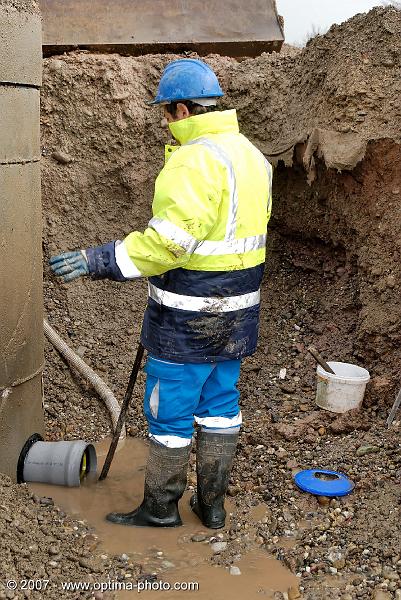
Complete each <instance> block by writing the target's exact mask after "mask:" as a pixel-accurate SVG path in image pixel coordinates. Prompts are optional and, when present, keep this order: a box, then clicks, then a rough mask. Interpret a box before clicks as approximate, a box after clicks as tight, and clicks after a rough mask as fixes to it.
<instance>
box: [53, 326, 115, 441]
mask: <svg viewBox="0 0 401 600" xmlns="http://www.w3.org/2000/svg"><path fill="white" fill-rule="evenodd" d="M43 329H44V332H45V336H46V337H47V339H48V340H49V342H50V343H51V344H52V345H53V346H54V347H55V348H56V350H57V351H58V352H59V353H60V354H61V356H63V358H65V360H66V361H67V363H68V364H69V366H70V367H72V368H74V369H76V370H77V371H78V372H79V373H80V374H81V375H82V377H84V379H86V380H87V381H88V382H89V383H90V384H91V386H92V387H93V389H94V390H96V392H97V393H98V395H99V396H100V398H101V399H102V400H103V402H104V403H105V405H106V407H107V409H108V411H109V413H110V417H111V421H112V424H113V431H114V430H115V428H116V425H117V421H118V416H119V414H120V405H119V404H118V402H117V399H116V397H115V396H114V394H113V392H112V391H111V389H110V388H109V387H108V386H107V385H106V384H105V383H104V381H103V380H102V379H101V378H100V377H99V375H98V374H97V373H95V371H94V370H93V369H91V367H90V366H89V365H87V364H86V362H85V361H83V360H82V358H81V357H80V356H78V354H76V353H75V352H74V351H73V350H72V349H71V348H70V347H69V346H68V345H67V344H66V342H65V341H64V340H63V339H62V338H61V337H60V336H59V335H58V333H57V332H56V331H55V330H54V329H53V327H51V325H49V323H48V322H47V321H46V319H44V320H43ZM125 435H126V433H125V427H123V428H122V430H121V435H120V439H124V438H125Z"/></svg>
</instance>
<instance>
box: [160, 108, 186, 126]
mask: <svg viewBox="0 0 401 600" xmlns="http://www.w3.org/2000/svg"><path fill="white" fill-rule="evenodd" d="M189 116H190V113H189V110H188V107H187V106H186V105H185V104H182V103H181V102H179V103H178V104H177V110H176V113H175V115H172V114H171V113H169V111H168V110H167V106H163V118H162V127H168V124H169V123H174V122H175V121H182V119H187V118H188V117H189Z"/></svg>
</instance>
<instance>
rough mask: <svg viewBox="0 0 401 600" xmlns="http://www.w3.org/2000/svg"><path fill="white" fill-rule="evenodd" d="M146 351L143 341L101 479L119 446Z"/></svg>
mask: <svg viewBox="0 0 401 600" xmlns="http://www.w3.org/2000/svg"><path fill="white" fill-rule="evenodd" d="M144 352H145V348H144V347H143V346H142V344H141V342H139V346H138V350H137V353H136V357H135V361H134V366H133V367H132V371H131V375H130V378H129V381H128V386H127V390H126V392H125V396H124V400H123V402H122V404H121V412H120V414H119V417H118V421H117V425H116V428H115V431H114V434H113V439H112V440H111V444H110V448H109V451H108V453H107V456H106V460H105V461H104V465H103V469H102V472H101V473H100V477H99V481H102V480H103V479H106V477H107V475H108V472H109V469H110V465H111V463H112V460H113V458H114V454H115V451H116V448H117V444H118V440H119V438H120V434H121V430H122V428H123V425H124V423H125V418H126V416H127V411H128V407H129V404H130V402H131V398H132V393H133V391H134V387H135V383H136V379H137V377H138V373H139V369H140V368H141V362H142V358H143V354H144Z"/></svg>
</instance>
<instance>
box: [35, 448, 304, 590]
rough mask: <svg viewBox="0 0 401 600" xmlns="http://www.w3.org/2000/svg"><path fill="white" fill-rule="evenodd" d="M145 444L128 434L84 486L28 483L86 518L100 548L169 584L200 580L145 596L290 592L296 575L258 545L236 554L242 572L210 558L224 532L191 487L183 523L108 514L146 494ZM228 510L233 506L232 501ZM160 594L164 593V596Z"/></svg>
mask: <svg viewBox="0 0 401 600" xmlns="http://www.w3.org/2000/svg"><path fill="white" fill-rule="evenodd" d="M108 446H109V441H108V440H103V441H102V442H100V443H99V444H97V446H96V450H97V454H98V460H99V466H100V468H101V466H102V464H103V461H104V459H105V456H106V453H107V450H108ZM147 452H148V451H147V446H146V444H145V443H144V442H143V441H142V440H139V439H134V438H127V440H126V441H125V442H124V443H123V444H121V445H120V447H119V448H118V450H117V452H116V455H115V458H114V461H113V464H112V467H111V469H110V473H109V475H108V477H107V479H106V480H104V481H102V482H98V483H94V484H86V485H82V486H81V487H80V488H65V487H59V486H49V485H44V484H30V487H31V489H32V490H33V491H34V492H35V493H36V494H38V495H40V496H49V497H51V498H53V500H54V501H55V503H56V504H57V505H59V506H60V507H61V508H62V509H63V510H64V511H65V512H67V513H69V514H70V515H72V516H74V517H75V518H78V519H85V520H86V521H87V522H88V523H89V524H90V525H91V526H92V527H94V528H95V530H96V533H97V535H98V536H99V539H100V540H101V544H100V546H99V552H100V553H105V554H110V555H111V554H118V555H121V554H127V555H128V556H129V557H130V559H131V560H132V561H133V562H137V563H140V564H142V565H143V570H144V572H146V573H157V574H158V580H163V581H165V582H168V583H170V584H175V583H176V582H184V583H186V582H197V583H198V589H197V591H183V590H180V591H172V590H171V591H166V590H164V591H160V590H158V591H155V590H145V591H143V592H142V595H144V596H145V597H146V598H149V599H152V598H160V597H162V598H168V599H170V600H175V599H177V600H178V599H179V600H184V598H187V597H188V596H190V597H193V598H196V599H197V600H203V599H205V600H206V599H209V598H213V599H214V600H226V598H227V597H229V598H230V600H237V599H238V600H239V599H241V600H242V599H243V598H244V597H246V598H247V600H253V599H254V598H255V599H260V598H273V596H274V592H275V591H283V592H286V591H287V590H288V589H289V588H290V587H292V586H294V585H295V584H296V581H297V580H296V578H295V577H294V576H293V575H292V574H291V573H289V571H287V570H286V569H285V568H284V567H283V566H282V565H281V564H280V563H279V562H278V561H276V560H274V559H273V558H271V557H269V556H268V554H266V553H265V552H263V551H262V550H260V549H255V550H252V551H250V552H248V553H247V554H246V555H243V556H241V557H237V558H238V560H236V561H235V562H234V563H233V564H234V565H235V566H237V567H238V568H239V569H240V571H241V575H231V574H230V573H229V571H228V570H227V569H225V568H222V567H219V566H213V565H212V564H211V563H210V560H209V559H210V557H211V556H212V549H211V545H210V543H209V540H210V538H211V537H213V536H215V535H218V534H219V533H222V532H224V530H220V531H217V532H216V531H212V530H207V529H205V528H204V527H203V526H202V525H201V523H200V522H199V520H198V519H197V518H196V516H195V515H194V514H193V513H192V511H191V510H190V508H189V498H190V492H187V493H186V494H185V495H184V497H183V499H182V500H181V503H180V513H181V517H182V520H183V523H184V525H183V526H182V527H178V528H173V529H163V528H151V527H143V528H142V527H141V528H136V527H125V526H123V525H115V524H112V523H109V522H108V521H106V520H105V515H106V514H107V513H108V512H111V511H121V512H128V511H130V510H132V509H133V508H135V507H136V506H138V505H139V504H140V503H141V501H142V497H143V481H144V475H145V465H146V459H147ZM228 510H229V506H228ZM262 513H263V506H261V507H260V508H257V509H256V510H255V515H252V516H253V517H254V518H255V517H259V515H261V514H262ZM195 533H197V534H199V533H202V534H205V540H204V541H202V542H192V541H191V537H192V536H193V535H194V534H195ZM137 594H138V592H137V591H130V592H128V591H125V592H123V591H120V592H118V593H117V598H119V599H121V600H122V599H124V600H125V599H126V598H132V597H134V596H135V595H137ZM160 594H162V596H160Z"/></svg>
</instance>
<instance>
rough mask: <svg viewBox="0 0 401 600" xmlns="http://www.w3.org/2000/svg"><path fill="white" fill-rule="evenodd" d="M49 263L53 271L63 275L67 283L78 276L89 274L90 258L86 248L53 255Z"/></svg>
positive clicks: (59, 275)
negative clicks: (87, 255)
mask: <svg viewBox="0 0 401 600" xmlns="http://www.w3.org/2000/svg"><path fill="white" fill-rule="evenodd" d="M49 264H50V268H51V270H52V271H53V273H54V274H55V275H57V277H62V278H63V281H65V282H66V283H68V282H69V281H73V279H77V278H78V277H82V276H84V275H89V266H88V259H87V257H86V252H85V250H76V251H74V252H64V253H63V254H59V255H58V256H53V257H52V258H51V259H50V260H49Z"/></svg>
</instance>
